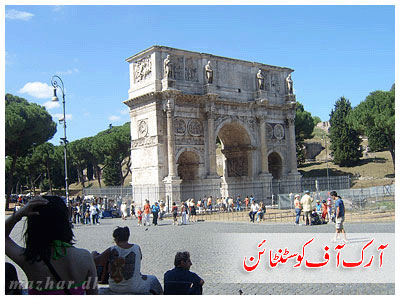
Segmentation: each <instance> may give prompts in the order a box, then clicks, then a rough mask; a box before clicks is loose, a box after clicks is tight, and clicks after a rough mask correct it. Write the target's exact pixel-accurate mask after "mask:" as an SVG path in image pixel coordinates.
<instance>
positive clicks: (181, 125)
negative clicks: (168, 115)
mask: <svg viewBox="0 0 400 300" xmlns="http://www.w3.org/2000/svg"><path fill="white" fill-rule="evenodd" d="M174 125H175V133H176V134H179V135H183V134H185V132H186V122H185V120H184V119H175V122H174Z"/></svg>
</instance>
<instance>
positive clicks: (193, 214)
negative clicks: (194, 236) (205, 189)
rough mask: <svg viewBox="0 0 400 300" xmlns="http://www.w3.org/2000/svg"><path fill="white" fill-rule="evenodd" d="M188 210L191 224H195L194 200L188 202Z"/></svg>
mask: <svg viewBox="0 0 400 300" xmlns="http://www.w3.org/2000/svg"><path fill="white" fill-rule="evenodd" d="M189 209H190V217H191V219H192V222H196V205H195V204H194V199H192V200H190V202H189Z"/></svg>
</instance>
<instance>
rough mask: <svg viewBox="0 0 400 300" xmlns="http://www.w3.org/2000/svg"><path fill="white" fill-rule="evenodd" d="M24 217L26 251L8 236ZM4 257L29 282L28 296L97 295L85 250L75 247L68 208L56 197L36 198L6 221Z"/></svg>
mask: <svg viewBox="0 0 400 300" xmlns="http://www.w3.org/2000/svg"><path fill="white" fill-rule="evenodd" d="M23 217H26V219H27V221H26V223H25V225H26V230H25V233H24V237H25V248H23V247H21V246H19V245H18V244H16V243H15V242H14V241H13V240H12V239H11V237H10V233H11V231H12V229H13V228H14V226H15V224H16V223H17V222H19V221H20V220H21V219H22V218H23ZM5 236H6V238H5V251H6V255H7V256H8V257H9V258H11V259H12V260H13V261H14V262H15V263H16V264H17V265H19V266H20V267H21V268H22V270H23V271H24V272H25V274H26V276H27V277H28V281H29V282H30V286H29V289H28V293H29V294H30V295H64V294H67V295H68V294H73V295H83V294H85V293H86V294H92V295H96V294H97V293H98V290H97V275H96V267H95V265H94V262H93V260H92V257H91V255H90V252H89V251H87V250H85V249H79V248H75V247H74V246H73V245H72V244H73V237H74V234H73V232H72V228H71V224H70V222H69V216H68V208H67V206H66V205H65V203H64V201H63V199H62V198H61V197H57V196H44V197H39V196H37V197H35V198H33V199H32V200H30V201H29V202H28V204H27V205H25V206H24V207H22V208H21V209H20V210H19V211H18V212H16V213H15V214H13V215H12V216H11V217H9V218H7V219H6V223H5Z"/></svg>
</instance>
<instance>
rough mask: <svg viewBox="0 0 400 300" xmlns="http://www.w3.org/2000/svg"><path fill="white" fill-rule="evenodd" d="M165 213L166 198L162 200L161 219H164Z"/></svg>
mask: <svg viewBox="0 0 400 300" xmlns="http://www.w3.org/2000/svg"><path fill="white" fill-rule="evenodd" d="M164 214H165V202H164V200H161V201H160V220H162V219H163V218H164Z"/></svg>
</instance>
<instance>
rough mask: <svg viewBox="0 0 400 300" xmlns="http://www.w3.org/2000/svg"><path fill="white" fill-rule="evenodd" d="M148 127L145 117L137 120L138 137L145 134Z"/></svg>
mask: <svg viewBox="0 0 400 300" xmlns="http://www.w3.org/2000/svg"><path fill="white" fill-rule="evenodd" d="M148 131H149V128H148V126H147V119H146V120H140V121H139V122H138V136H139V138H142V137H145V136H147V133H148Z"/></svg>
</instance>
